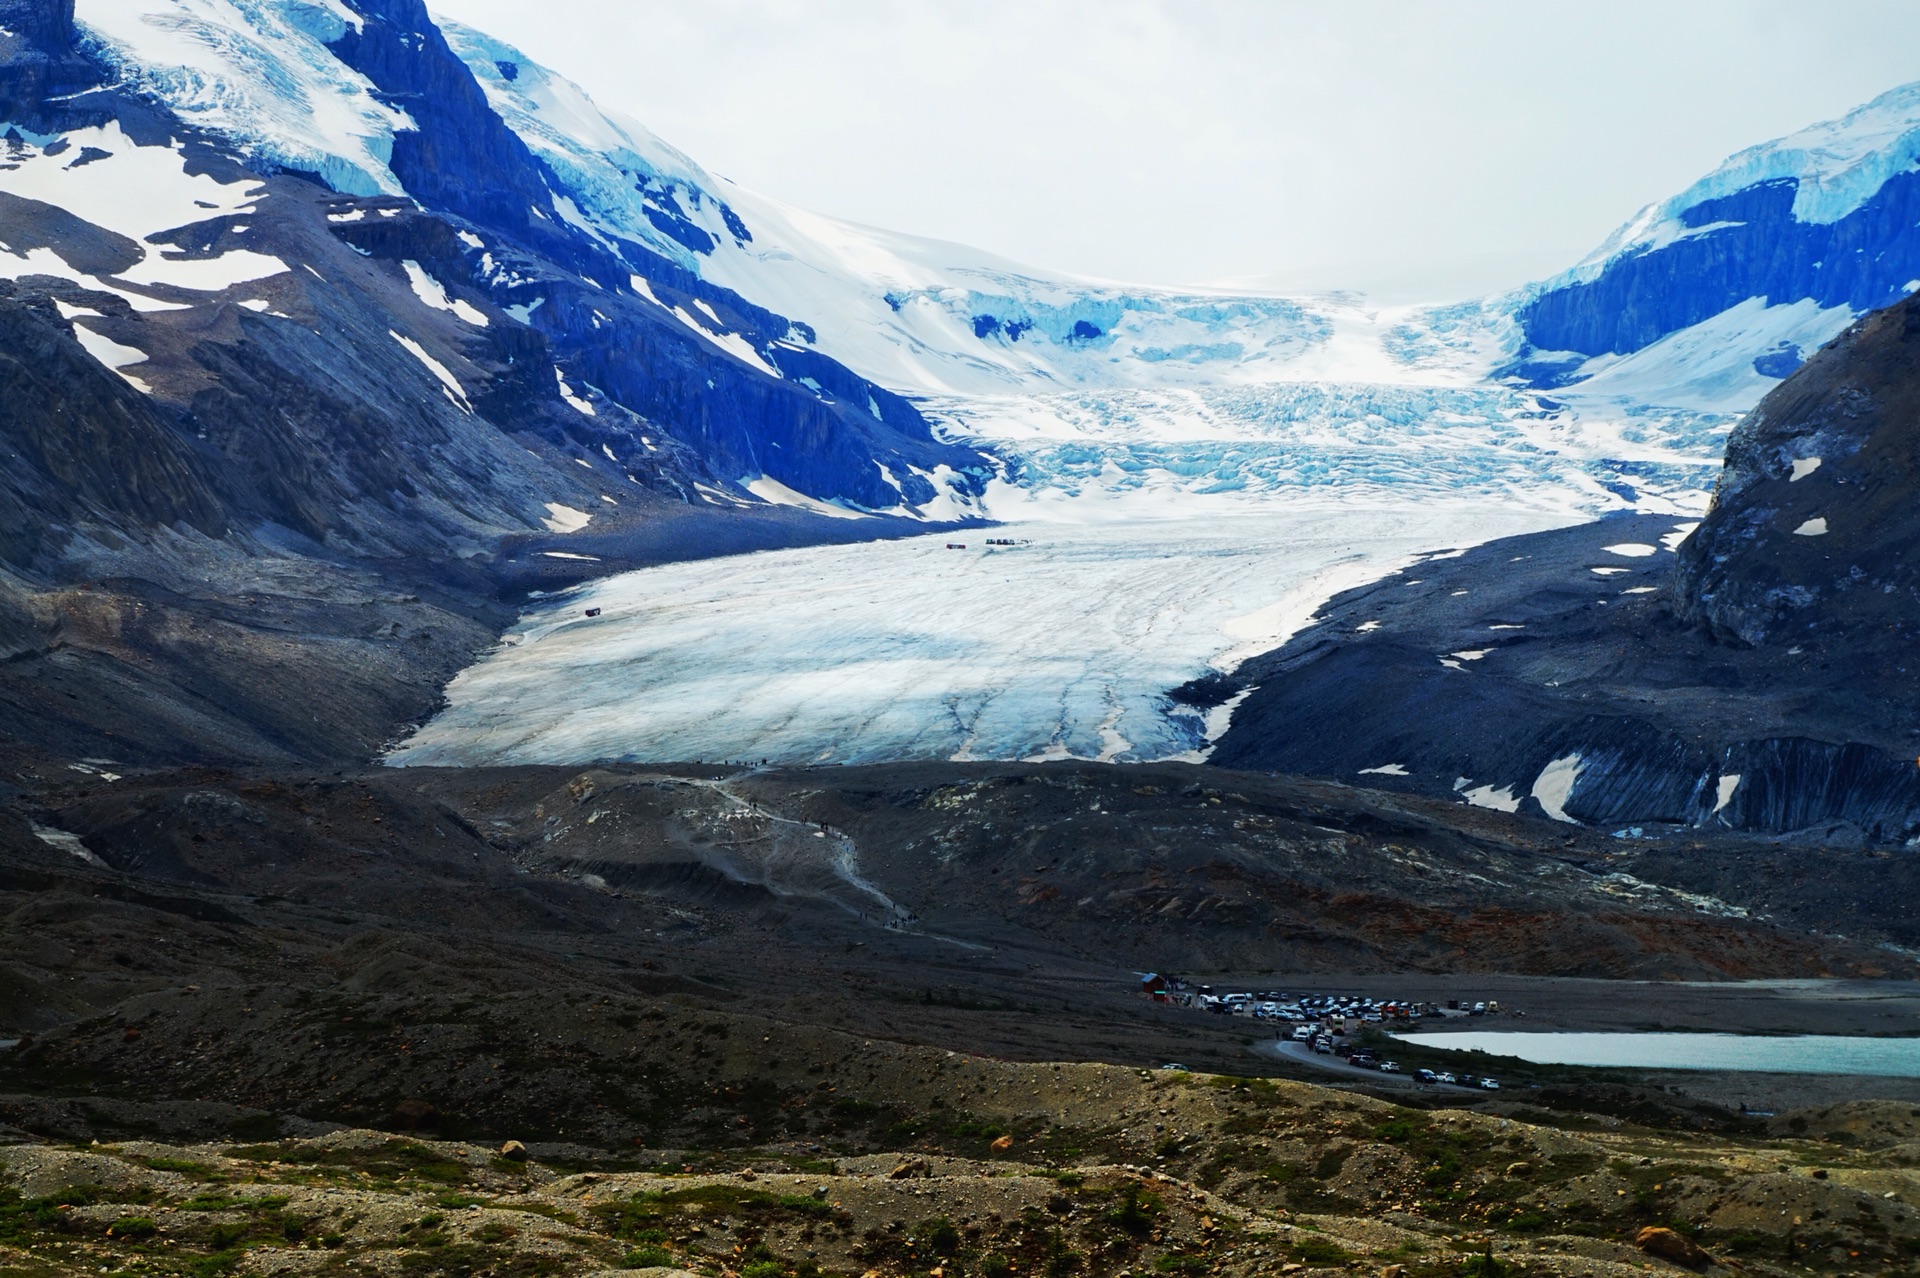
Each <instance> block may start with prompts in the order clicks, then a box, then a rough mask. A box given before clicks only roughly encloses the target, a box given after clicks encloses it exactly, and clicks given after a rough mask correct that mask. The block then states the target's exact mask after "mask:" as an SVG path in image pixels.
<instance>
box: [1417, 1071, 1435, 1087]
mask: <svg viewBox="0 0 1920 1278" xmlns="http://www.w3.org/2000/svg"><path fill="white" fill-rule="evenodd" d="M1413 1081H1414V1082H1416V1083H1428V1084H1431V1083H1437V1082H1439V1081H1440V1076H1439V1075H1438V1074H1436V1073H1434V1072H1433V1071H1432V1070H1430V1069H1416V1070H1415V1071H1413Z"/></svg>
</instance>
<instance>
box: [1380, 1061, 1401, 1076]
mask: <svg viewBox="0 0 1920 1278" xmlns="http://www.w3.org/2000/svg"><path fill="white" fill-rule="evenodd" d="M1380 1072H1381V1073H1382V1074H1398V1073H1400V1072H1401V1071H1400V1062H1399V1061H1381V1062H1380Z"/></svg>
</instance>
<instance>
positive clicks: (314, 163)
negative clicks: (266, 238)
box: [74, 0, 413, 195]
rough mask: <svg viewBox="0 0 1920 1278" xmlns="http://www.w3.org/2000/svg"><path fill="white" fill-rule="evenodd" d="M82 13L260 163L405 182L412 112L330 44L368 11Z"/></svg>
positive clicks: (131, 70) (196, 3) (336, 183)
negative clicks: (398, 168)
mask: <svg viewBox="0 0 1920 1278" xmlns="http://www.w3.org/2000/svg"><path fill="white" fill-rule="evenodd" d="M74 16H75V18H76V20H77V21H78V23H79V25H80V28H81V31H82V33H83V35H84V37H85V38H86V40H87V42H88V44H89V45H90V47H91V48H92V50H93V51H94V52H96V53H97V54H98V55H99V56H100V57H101V58H102V59H104V60H105V61H106V62H107V63H108V64H109V65H110V66H112V67H113V68H114V70H115V71H117V72H118V73H119V74H120V76H121V77H122V78H123V79H124V80H125V81H126V82H127V84H128V86H129V87H131V88H133V89H134V90H136V91H139V92H144V93H149V94H152V95H153V96H155V97H158V98H160V99H162V100H164V101H165V102H166V103H167V104H168V105H169V106H171V107H172V108H173V109H174V110H175V111H177V112H178V113H179V114H180V116H181V118H182V119H185V120H186V121H188V122H189V123H192V124H197V125H200V126H201V127H203V128H206V129H209V130H211V131H213V132H216V133H219V134H221V135H222V136H224V137H227V138H231V139H233V140H234V141H235V142H236V143H237V144H238V145H239V146H240V147H241V149H242V150H243V151H244V152H245V153H246V154H247V155H248V156H249V157H250V158H251V159H252V161H253V162H254V163H255V164H256V165H259V166H261V167H267V168H272V167H279V168H288V169H298V170H301V171H303V172H309V173H317V174H319V175H320V178H321V180H322V181H324V182H326V183H327V185H329V186H331V187H333V188H334V189H335V190H337V191H344V192H347V193H349V194H353V195H382V194H384V195H399V194H402V193H403V192H402V190H401V186H400V183H399V180H398V179H396V178H395V177H394V176H393V173H392V171H391V170H389V169H388V168H387V163H388V161H389V160H391V159H392V158H393V135H394V134H395V133H396V132H399V131H403V130H407V129H411V128H412V127H413V124H412V121H411V120H409V119H408V117H407V116H406V114H405V113H404V112H402V111H399V110H397V109H395V108H393V107H390V106H388V105H386V104H385V103H383V102H381V101H380V100H379V99H378V98H377V97H375V95H374V92H373V86H372V85H371V84H370V83H369V82H368V81H367V80H366V78H365V77H363V76H361V75H360V74H359V73H358V72H356V71H353V70H352V69H350V68H349V67H348V66H347V65H346V64H345V63H343V62H341V61H340V60H339V59H338V58H336V57H334V56H333V54H332V52H330V51H329V50H328V49H327V47H326V45H327V43H328V42H329V41H333V40H337V39H339V38H340V37H341V36H342V35H344V34H345V33H346V31H347V29H348V27H349V26H354V25H358V22H359V19H358V17H357V16H356V15H354V13H353V12H352V11H351V10H350V9H348V8H346V6H344V5H342V4H340V3H338V2H337V0H172V2H171V3H169V4H166V5H164V6H163V5H154V4H134V3H126V0H77V3H76V4H75V6H74Z"/></svg>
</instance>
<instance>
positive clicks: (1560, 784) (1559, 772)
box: [1515, 754, 1582, 825]
mask: <svg viewBox="0 0 1920 1278" xmlns="http://www.w3.org/2000/svg"><path fill="white" fill-rule="evenodd" d="M1581 767H1582V764H1581V759H1580V756H1579V755H1578V754H1569V755H1563V756H1562V757H1560V758H1558V759H1555V760H1554V761H1553V762H1551V763H1549V764H1548V765H1547V766H1546V767H1544V768H1542V769H1541V770H1540V775H1539V776H1537V777H1535V778H1534V781H1533V797H1534V800H1535V801H1536V802H1537V803H1539V805H1540V808H1541V810H1542V811H1544V812H1545V813H1546V814H1547V815H1548V816H1550V817H1552V818H1553V819H1554V820H1556V821H1566V822H1568V823H1570V824H1575V825H1577V824H1579V823H1578V822H1577V821H1574V819H1573V818H1572V817H1570V816H1568V815H1567V800H1568V799H1569V798H1571V797H1572V796H1573V787H1574V784H1575V783H1576V782H1578V781H1579V780H1580V769H1581ZM1515 806H1516V807H1517V806H1518V805H1517V804H1516V805H1515Z"/></svg>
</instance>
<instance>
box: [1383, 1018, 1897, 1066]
mask: <svg viewBox="0 0 1920 1278" xmlns="http://www.w3.org/2000/svg"><path fill="white" fill-rule="evenodd" d="M1394 1037H1396V1038H1399V1039H1400V1040H1401V1041H1402V1042H1407V1043H1418V1044H1420V1045H1421V1046H1422V1047H1431V1048H1435V1049H1437V1050H1440V1051H1451V1052H1462V1053H1465V1052H1472V1051H1476V1050H1478V1051H1482V1052H1489V1053H1491V1054H1493V1055H1496V1056H1517V1057H1519V1058H1520V1059H1521V1060H1524V1061H1532V1062H1533V1063H1534V1064H1536V1065H1596V1066H1617V1067H1624V1068H1629V1069H1721V1070H1741V1071H1748V1072H1753V1073H1768V1074H1867V1075H1874V1076H1878V1077H1881V1078H1920V1038H1857V1037H1849V1036H1841V1035H1829V1034H1805V1035H1748V1034H1631V1033H1627V1034H1622V1033H1580V1032H1552V1033H1545V1032H1541V1033H1527V1032H1515V1031H1505V1030H1486V1031H1480V1030H1467V1031H1463V1032H1461V1033H1457V1034H1397V1035H1395V1036H1394Z"/></svg>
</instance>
